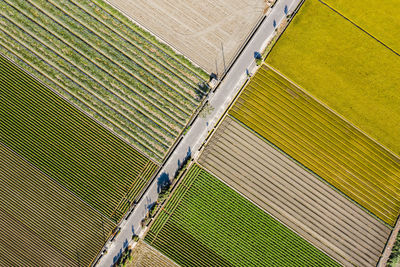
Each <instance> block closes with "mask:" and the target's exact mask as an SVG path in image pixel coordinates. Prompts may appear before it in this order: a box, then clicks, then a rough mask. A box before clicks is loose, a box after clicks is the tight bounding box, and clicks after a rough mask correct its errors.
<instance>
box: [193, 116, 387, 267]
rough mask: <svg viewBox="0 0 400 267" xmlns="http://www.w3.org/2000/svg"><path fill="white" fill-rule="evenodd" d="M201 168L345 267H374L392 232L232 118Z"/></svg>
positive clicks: (215, 137) (222, 127) (213, 141)
mask: <svg viewBox="0 0 400 267" xmlns="http://www.w3.org/2000/svg"><path fill="white" fill-rule="evenodd" d="M199 164H200V165H201V166H204V167H205V168H206V169H207V170H210V171H211V172H212V173H214V174H215V175H217V177H218V178H220V179H221V180H222V181H224V182H225V183H226V184H228V185H229V186H231V187H232V188H234V189H235V190H237V191H238V192H240V193H242V194H243V195H245V196H246V197H248V198H249V199H250V200H251V201H253V202H254V203H256V204H257V205H258V206H259V207H261V208H262V209H263V210H265V211H266V212H268V213H269V214H271V215H272V216H273V217H274V218H276V219H278V220H279V221H280V222H282V223H283V224H285V225H286V226H288V227H290V229H292V230H293V231H295V232H296V233H299V234H300V235H301V236H302V237H303V238H305V239H306V240H307V241H309V242H310V243H311V244H313V245H314V246H316V247H318V248H319V249H321V250H322V251H324V252H325V253H327V254H328V255H330V256H331V257H332V258H334V259H336V260H337V261H338V262H339V263H341V264H342V265H344V266H375V265H376V264H377V261H378V259H379V257H380V255H381V253H382V251H383V248H384V246H385V243H386V240H387V238H388V237H389V235H390V233H391V228H390V227H388V226H387V225H385V224H383V223H382V222H381V221H379V220H377V219H376V218H375V217H374V216H372V215H370V214H369V213H368V212H366V211H365V210H364V209H362V208H361V207H359V206H358V205H357V204H355V203H354V202H352V201H351V200H349V199H348V198H346V197H345V196H344V195H343V194H341V193H339V192H338V191H336V190H335V189H333V188H332V187H331V186H329V185H328V184H327V183H325V182H324V181H323V180H321V179H319V178H317V177H316V176H315V175H313V174H311V173H310V172H309V171H308V170H306V169H304V168H303V167H301V166H300V165H299V164H297V163H296V162H294V161H293V160H292V159H291V158H289V157H287V156H286V155H284V154H283V153H281V152H280V151H278V150H277V149H276V148H275V147H273V146H272V145H270V144H268V143H267V142H265V140H263V139H262V137H260V136H259V135H257V134H256V133H254V132H252V131H251V130H249V129H248V128H246V127H245V126H244V125H242V124H241V123H239V122H238V121H236V120H235V119H233V118H232V117H230V116H227V117H226V118H225V119H224V121H223V122H222V124H221V125H220V126H219V127H218V129H217V131H216V133H214V135H213V136H212V138H211V140H210V141H209V142H208V144H207V145H206V147H205V149H204V151H203V152H202V154H201V156H200V159H199Z"/></svg>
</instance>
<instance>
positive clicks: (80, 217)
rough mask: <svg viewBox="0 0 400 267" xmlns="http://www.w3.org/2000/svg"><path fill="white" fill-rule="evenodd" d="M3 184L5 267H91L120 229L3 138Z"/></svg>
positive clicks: (0, 242) (0, 223) (0, 218)
mask: <svg viewBox="0 0 400 267" xmlns="http://www.w3.org/2000/svg"><path fill="white" fill-rule="evenodd" d="M0 184H1V186H0V266H88V265H89V264H90V262H91V261H92V260H93V259H94V257H95V256H96V254H97V253H98V252H99V251H100V250H101V248H102V247H103V245H104V242H105V241H106V239H107V237H108V235H109V234H110V232H111V230H112V229H113V227H115V224H114V223H113V222H111V221H110V220H109V219H107V218H106V217H104V216H102V215H100V213H98V212H97V211H95V210H94V209H93V208H91V207H90V206H88V205H87V204H86V203H84V202H83V201H81V200H80V199H79V198H77V197H76V196H75V195H73V194H72V193H70V192H69V191H67V190H66V189H65V188H64V187H62V186H60V185H59V184H58V183H56V182H55V181H54V180H52V179H51V178H50V177H49V176H47V175H46V174H44V173H42V172H41V171H39V170H38V169H37V168H35V167H34V166H33V165H31V164H30V163H28V162H27V161H25V159H24V158H22V157H21V156H19V155H17V154H15V153H14V152H13V151H12V150H10V149H9V148H7V147H5V146H4V145H2V143H1V142H0ZM2 261H3V262H4V263H5V264H4V265H3V263H2Z"/></svg>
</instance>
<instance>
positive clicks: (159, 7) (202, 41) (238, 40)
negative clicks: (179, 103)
mask: <svg viewBox="0 0 400 267" xmlns="http://www.w3.org/2000/svg"><path fill="white" fill-rule="evenodd" d="M108 1H109V2H110V3H111V4H112V5H114V6H116V7H117V8H118V9H120V10H122V12H124V13H125V14H127V15H128V16H129V17H131V18H133V20H135V21H137V22H138V23H139V24H140V25H143V26H144V27H146V28H147V29H149V30H150V31H151V32H153V33H155V34H156V35H158V36H160V37H161V38H162V39H163V40H165V41H166V42H168V43H169V44H171V45H172V46H173V47H174V48H176V49H177V50H178V51H180V52H182V53H183V54H184V55H185V56H187V57H188V58H190V59H191V60H193V61H194V62H195V63H197V64H198V65H199V66H201V67H202V68H204V69H205V70H206V71H207V72H209V73H216V74H221V73H222V72H223V70H224V68H225V66H226V67H227V66H228V64H229V63H230V61H231V60H232V59H233V57H234V55H235V53H236V52H237V50H238V49H239V47H240V46H241V45H242V43H243V42H244V41H245V39H246V37H247V35H248V34H249V33H250V32H251V31H252V29H253V28H254V27H255V25H256V23H257V21H258V20H259V19H260V18H261V16H262V14H263V13H264V12H265V11H266V9H267V4H266V1H265V0H250V1H241V0H223V1H221V0H209V1H196V0H153V1H129V0H108ZM154 18H157V19H154Z"/></svg>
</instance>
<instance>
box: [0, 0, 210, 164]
mask: <svg viewBox="0 0 400 267" xmlns="http://www.w3.org/2000/svg"><path fill="white" fill-rule="evenodd" d="M1 2H2V5H3V6H4V12H3V13H2V17H1V24H2V25H3V26H4V27H3V29H2V32H1V35H2V40H3V42H2V47H3V49H7V50H8V51H7V52H11V53H13V54H15V55H17V56H19V57H23V58H24V62H25V63H27V64H30V65H35V62H37V61H38V60H39V61H44V62H45V63H46V64H47V65H49V66H51V67H52V68H53V70H51V71H50V72H49V71H48V68H49V67H46V68H42V69H40V72H41V73H43V74H44V75H46V76H51V77H47V79H46V80H48V79H51V78H55V76H57V77H59V78H61V79H58V80H61V81H59V83H63V84H65V85H63V84H61V86H60V87H63V90H62V91H63V92H60V93H62V94H64V95H65V92H64V91H65V90H66V91H67V93H68V94H67V95H69V96H70V97H69V100H71V101H73V102H82V103H81V104H80V105H79V106H80V107H83V106H85V107H86V109H85V111H87V112H88V113H95V114H96V117H101V118H102V120H101V122H103V121H106V123H105V124H107V125H112V126H111V127H110V128H111V129H115V128H117V129H118V131H117V133H118V134H120V133H121V132H122V134H121V136H122V137H123V138H125V139H127V140H128V141H130V142H131V143H132V144H133V145H135V146H136V147H138V148H139V149H140V150H141V151H143V152H145V153H146V154H147V155H149V156H151V157H152V158H153V159H155V160H156V161H159V162H160V161H161V160H162V158H163V156H164V155H165V153H166V152H167V151H168V149H169V148H170V146H171V145H172V143H173V142H174V141H175V139H176V138H177V136H178V135H179V134H180V131H181V130H182V129H183V127H184V126H185V124H186V123H187V120H188V119H189V117H190V115H191V114H192V113H193V112H194V110H195V109H196V108H197V106H198V105H199V103H200V100H201V99H202V97H204V94H205V92H203V91H202V90H201V88H200V89H199V88H197V86H198V85H197V84H195V83H194V82H193V81H187V79H186V78H184V79H182V78H180V77H179V76H177V75H176V72H177V71H176V69H175V68H174V67H173V66H171V67H169V66H170V65H167V63H166V62H160V60H158V59H156V58H154V56H152V55H151V54H152V52H153V50H154V48H153V49H152V50H151V51H150V50H149V48H148V47H146V46H145V45H143V43H144V41H143V40H145V39H143V37H141V36H140V35H136V36H135V38H136V39H132V38H128V37H129V36H128V37H127V36H123V35H121V33H120V32H118V30H116V27H115V26H114V25H113V22H115V21H114V20H111V19H109V18H108V19H105V18H104V16H98V17H94V15H95V13H93V12H94V10H93V9H91V6H92V5H89V6H88V5H83V4H82V3H77V2H72V1H43V0H30V1H9V0H2V1H1ZM96 10H98V9H96ZM107 14H108V13H107ZM109 16H111V15H109ZM132 32H133V31H132ZM138 38H139V39H140V38H142V39H143V40H142V42H141V43H140V44H139V42H137V39H138ZM25 50H28V51H25ZM29 52H30V55H29V56H27V54H29ZM21 54H23V55H21ZM32 54H33V55H34V57H35V58H36V60H34V61H33V62H30V61H29V59H28V58H30V57H32ZM176 62H177V61H176ZM188 71H189V70H188ZM189 72H191V71H189ZM178 74H179V75H180V74H181V72H179V73H178ZM55 89H58V87H56V88H55ZM126 137H128V138H126Z"/></svg>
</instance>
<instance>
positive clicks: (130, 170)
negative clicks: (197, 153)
mask: <svg viewBox="0 0 400 267" xmlns="http://www.w3.org/2000/svg"><path fill="white" fill-rule="evenodd" d="M0 66H1V69H0V74H1V75H0V81H1V87H0V95H1V99H2V105H1V108H0V113H1V117H2V118H3V123H2V126H1V128H0V140H1V142H3V143H4V144H5V145H7V146H8V147H10V148H11V149H13V150H14V151H16V152H17V153H18V154H19V155H22V156H23V157H24V158H26V159H27V160H28V161H29V162H31V163H32V164H34V165H35V166H37V167H38V168H39V169H41V170H42V171H43V172H44V173H46V174H48V175H50V176H51V177H52V178H53V179H55V180H56V181H58V182H59V183H60V184H61V185H63V186H65V187H66V188H68V189H69V190H71V191H72V192H73V193H74V194H76V195H77V196H78V197H80V198H81V199H83V200H84V201H87V202H88V203H89V204H90V205H91V206H92V207H94V208H96V209H97V210H99V211H100V212H101V213H102V214H104V215H106V216H108V217H110V216H111V214H112V211H113V210H114V209H115V208H116V206H117V204H118V202H119V201H120V200H121V199H122V198H123V196H124V195H125V194H126V193H127V192H128V189H129V187H131V186H132V185H136V184H138V183H140V184H142V185H141V187H143V186H144V184H143V183H142V181H143V180H146V181H148V180H149V179H150V178H151V177H152V176H153V174H154V171H155V169H156V165H155V164H154V163H153V162H151V161H150V160H149V159H147V158H146V157H145V156H143V155H141V154H140V153H139V152H137V151H136V150H135V149H134V148H133V147H131V146H129V145H128V144H126V143H124V142H123V141H121V140H119V139H118V138H116V137H115V136H114V135H112V134H111V133H110V132H108V131H107V130H106V129H104V128H103V127H101V126H100V125H98V124H97V123H96V122H94V121H93V120H91V119H90V118H88V117H87V116H86V115H84V114H82V113H81V112H80V111H79V110H77V109H76V108H75V107H73V106H72V105H70V104H69V103H67V102H66V101H64V100H62V99H61V98H60V97H58V96H57V95H55V94H54V93H53V92H51V91H50V90H49V89H48V88H46V87H44V86H43V85H42V84H40V83H38V82H37V81H36V80H34V79H33V78H32V77H30V76H29V75H27V74H26V73H24V72H23V71H21V70H19V69H18V68H17V67H16V66H15V65H13V64H11V63H10V62H8V60H6V59H5V58H4V57H1V58H0ZM43 103H46V104H45V105H44V104H43ZM146 164H147V166H148V167H149V168H151V170H152V171H150V172H146V174H145V175H144V176H142V175H143V174H144V171H145V166H146ZM150 166H152V167H150ZM110 188H113V190H109V189H110ZM140 189H141V188H140ZM140 189H139V190H137V191H140ZM137 194H138V193H136V194H132V195H131V196H130V197H129V199H130V201H131V202H132V201H133V199H134V198H135V197H136V196H137ZM122 212H123V213H124V212H126V209H124V210H123V211H122ZM120 218H121V217H118V218H113V219H114V220H115V221H118V220H119V219H120Z"/></svg>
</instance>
